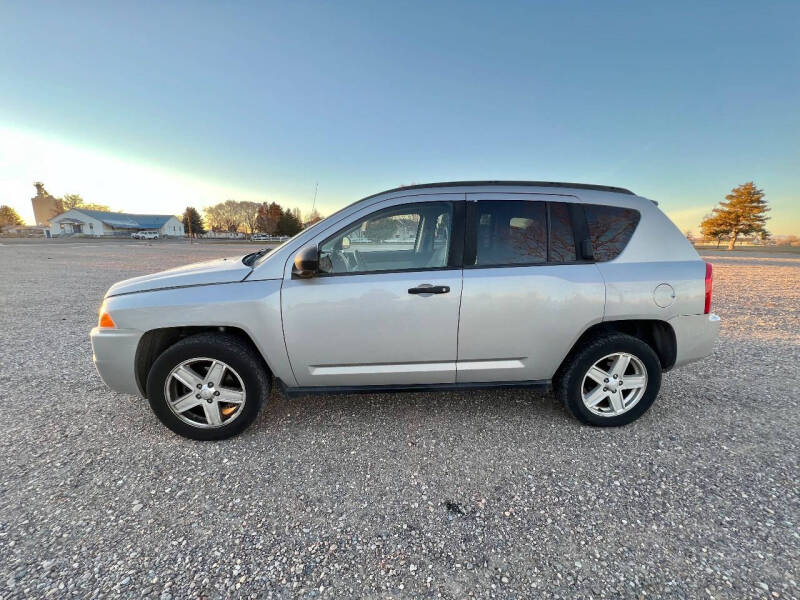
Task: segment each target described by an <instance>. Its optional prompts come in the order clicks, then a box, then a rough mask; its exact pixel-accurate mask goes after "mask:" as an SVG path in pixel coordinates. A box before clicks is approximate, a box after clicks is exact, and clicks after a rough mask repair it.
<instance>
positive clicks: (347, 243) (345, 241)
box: [342, 236, 350, 250]
mask: <svg viewBox="0 0 800 600" xmlns="http://www.w3.org/2000/svg"><path fill="white" fill-rule="evenodd" d="M349 247H350V238H349V237H347V236H345V237H343V238H342V250H347V249H348V248H349Z"/></svg>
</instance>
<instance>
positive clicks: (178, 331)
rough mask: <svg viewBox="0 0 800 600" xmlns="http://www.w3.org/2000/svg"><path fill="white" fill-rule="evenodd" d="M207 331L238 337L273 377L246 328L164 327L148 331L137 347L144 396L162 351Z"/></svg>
mask: <svg viewBox="0 0 800 600" xmlns="http://www.w3.org/2000/svg"><path fill="white" fill-rule="evenodd" d="M205 332H219V333H226V334H228V335H233V336H234V337H236V338H238V339H239V340H240V341H242V342H243V343H244V344H245V345H246V346H248V347H249V348H250V349H251V350H252V351H253V353H254V355H255V356H257V357H258V358H259V360H260V361H261V362H262V364H263V365H264V369H265V370H266V372H267V376H268V377H269V378H270V379H272V376H273V375H272V368H271V367H270V365H269V363H268V362H267V360H266V358H265V357H264V355H263V354H262V353H261V351H260V350H259V349H258V346H256V344H255V342H253V339H252V338H251V337H250V335H249V334H248V333H247V332H246V331H245V330H244V329H241V328H239V327H229V326H226V325H208V326H185V327H162V328H159V329H151V330H149V331H146V332H145V333H144V335H142V337H141V339H140V340H139V345H138V346H137V348H136V357H135V359H134V370H135V374H136V385H137V386H138V388H139V392H140V393H141V395H142V396H143V397H145V398H147V375H148V373H149V372H150V368H151V367H152V366H153V363H154V362H155V361H156V359H157V358H158V357H159V356H160V355H161V353H162V352H164V350H166V349H167V348H169V347H170V346H172V345H173V344H175V343H176V342H178V341H180V340H182V339H183V338H186V337H189V336H191V335H195V334H198V333H205Z"/></svg>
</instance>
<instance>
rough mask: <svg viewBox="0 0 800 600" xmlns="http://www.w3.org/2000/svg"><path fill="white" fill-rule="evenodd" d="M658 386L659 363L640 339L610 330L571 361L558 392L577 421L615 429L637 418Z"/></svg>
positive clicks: (651, 400)
mask: <svg viewBox="0 0 800 600" xmlns="http://www.w3.org/2000/svg"><path fill="white" fill-rule="evenodd" d="M660 387H661V363H660V362H659V360H658V356H657V355H656V353H655V352H654V351H653V349H652V348H651V347H650V346H649V345H648V344H647V343H645V342H643V341H642V340H640V339H639V338H635V337H632V336H629V335H624V334H611V335H607V336H603V337H600V338H597V339H595V340H594V341H592V342H591V343H590V344H588V345H587V346H585V347H584V348H582V349H580V350H579V351H578V352H576V353H575V354H574V356H573V357H572V358H571V359H570V362H569V363H568V364H567V365H566V368H565V370H564V371H563V373H562V374H561V375H560V377H559V380H558V382H557V388H556V389H557V393H558V395H559V397H560V398H561V399H562V401H563V402H564V404H566V406H567V408H568V409H569V410H570V412H571V413H572V414H573V415H575V417H576V418H577V419H579V420H580V421H582V422H583V423H586V424H589V425H599V426H605V427H614V426H619V425H627V424H628V423H631V422H633V421H635V420H636V419H638V418H639V417H640V416H641V415H643V414H644V413H645V411H647V409H648V408H650V406H651V405H652V404H653V402H654V401H655V399H656V395H657V394H658V390H659V389H660Z"/></svg>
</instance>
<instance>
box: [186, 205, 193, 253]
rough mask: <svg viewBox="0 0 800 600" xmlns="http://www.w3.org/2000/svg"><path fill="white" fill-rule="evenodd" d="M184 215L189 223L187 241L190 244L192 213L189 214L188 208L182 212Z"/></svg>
mask: <svg viewBox="0 0 800 600" xmlns="http://www.w3.org/2000/svg"><path fill="white" fill-rule="evenodd" d="M184 214H185V215H186V222H187V223H188V224H189V243H190V244H192V243H193V242H192V215H190V214H189V209H188V208H187V209H186V212H185V213H184Z"/></svg>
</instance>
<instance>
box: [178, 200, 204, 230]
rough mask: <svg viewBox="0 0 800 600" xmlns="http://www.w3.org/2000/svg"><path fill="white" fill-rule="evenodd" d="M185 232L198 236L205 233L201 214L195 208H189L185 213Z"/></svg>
mask: <svg viewBox="0 0 800 600" xmlns="http://www.w3.org/2000/svg"><path fill="white" fill-rule="evenodd" d="M183 230H184V231H185V232H186V235H192V236H198V235H200V234H203V233H205V231H206V230H205V226H204V225H203V219H202V217H201V216H200V213H199V212H197V209H196V208H195V207H194V206H187V207H186V210H185V211H184V212H183Z"/></svg>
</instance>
